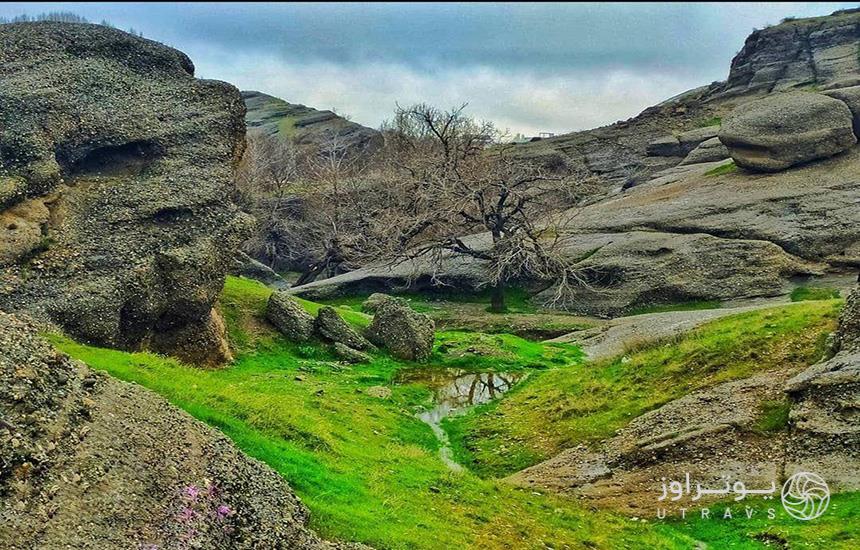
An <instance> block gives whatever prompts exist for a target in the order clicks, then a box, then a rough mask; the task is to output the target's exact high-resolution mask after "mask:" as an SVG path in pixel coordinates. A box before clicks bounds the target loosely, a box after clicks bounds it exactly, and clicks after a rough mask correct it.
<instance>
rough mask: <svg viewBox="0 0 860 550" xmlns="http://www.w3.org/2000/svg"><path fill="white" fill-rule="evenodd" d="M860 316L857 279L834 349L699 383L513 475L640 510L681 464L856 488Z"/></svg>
mask: <svg viewBox="0 0 860 550" xmlns="http://www.w3.org/2000/svg"><path fill="white" fill-rule="evenodd" d="M859 317H860V289H856V290H855V291H854V293H853V294H852V295H851V297H850V298H849V299H848V301H847V303H846V306H845V309H844V311H843V314H842V318H841V322H840V328H839V332H838V336H837V338H836V342H837V344H836V346H835V347H834V349H833V353H834V354H835V355H834V356H833V357H832V358H830V359H828V360H825V361H822V362H820V363H818V364H816V365H813V366H811V367H809V368H808V369H806V370H804V371H802V372H794V371H791V370H786V369H784V368H783V369H776V370H771V371H768V372H765V373H761V374H757V375H755V376H752V377H750V378H747V379H743V380H736V381H732V382H726V383H723V384H719V385H717V386H714V387H711V388H707V389H704V390H700V391H697V392H694V393H691V394H689V395H687V396H684V397H682V398H680V399H677V400H675V401H671V402H669V403H667V404H666V405H664V406H662V407H660V408H659V409H656V410H653V411H651V412H648V413H646V414H644V415H642V416H640V417H638V418H636V419H635V420H633V421H632V422H631V423H630V425H629V426H627V427H625V428H623V429H622V430H620V431H619V432H618V433H617V434H616V435H615V436H614V437H612V438H610V439H608V440H606V441H604V442H602V443H600V444H599V445H597V446H596V448H587V447H586V446H584V445H583V446H579V447H576V448H572V449H569V450H567V451H564V452H563V453H561V454H560V455H558V456H557V457H555V458H553V459H550V460H548V461H546V462H543V463H541V464H538V465H536V466H533V467H531V468H528V469H526V470H524V471H522V472H519V473H517V474H515V475H514V476H512V477H511V478H510V481H512V482H514V483H517V484H520V485H524V486H528V487H542V488H547V489H550V490H554V491H561V492H568V493H574V494H577V495H580V496H582V497H585V498H589V499H592V500H594V501H595V502H598V503H600V504H602V505H607V506H611V507H615V508H620V509H625V510H628V511H631V512H633V513H636V511H637V508H640V507H646V508H647V507H649V506H652V505H653V504H654V503H655V498H656V495H659V494H660V483H659V482H657V481H656V480H660V479H674V478H673V476H677V475H678V472H690V473H691V477H692V478H693V479H695V480H696V481H697V482H702V484H703V485H706V486H719V485H720V484H721V483H723V482H724V480H723V477H724V476H728V477H730V478H732V479H743V480H744V482H746V483H747V484H750V483H753V482H755V483H756V484H757V485H760V486H767V485H768V484H769V483H771V482H772V481H773V480H778V481H779V482H780V483H782V481H783V480H784V479H785V478H787V477H788V476H790V475H792V474H794V473H795V472H801V471H806V472H815V473H817V474H818V475H820V476H822V477H823V478H825V479H826V480H827V482H828V485H829V486H830V488H831V490H833V491H834V492H836V491H856V490H858V489H860V475H858V472H860V423H858V417H857V414H856V412H857V399H858V396H860V353H858V351H860V347H858V344H857V343H858V340H860V331H858V318H859ZM775 405H779V406H781V407H784V408H785V409H787V411H788V417H787V419H786V424H787V425H786V426H784V427H782V426H781V427H779V429H777V430H774V429H772V428H771V429H770V430H763V429H762V428H761V422H762V414H763V411H766V410H768V408H769V407H770V408H773V407H774V406H775ZM664 505H668V506H670V507H675V506H676V505H674V504H672V503H670V502H668V501H667V502H666V503H664ZM677 506H683V504H679V505H677Z"/></svg>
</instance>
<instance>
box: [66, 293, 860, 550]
mask: <svg viewBox="0 0 860 550" xmlns="http://www.w3.org/2000/svg"><path fill="white" fill-rule="evenodd" d="M269 292H270V291H269V290H268V289H266V288H265V287H263V286H261V285H259V284H257V283H254V282H252V281H248V280H244V279H236V278H229V279H228V282H227V285H226V288H225V290H224V293H223V295H222V298H221V309H222V312H223V314H224V316H225V319H226V321H227V324H228V330H229V335H230V339H231V343H232V344H233V346H234V348H235V351H236V362H235V364H234V365H232V366H230V367H229V368H225V369H222V370H199V369H195V368H191V367H188V366H184V365H181V364H179V363H177V362H176V361H174V360H172V359H167V358H164V357H161V356H157V355H153V354H148V353H125V352H120V351H113V350H106V349H100V348H95V347H90V346H85V345H81V344H78V343H76V342H73V341H71V340H69V339H67V338H65V337H63V336H59V335H53V336H51V339H52V341H53V342H54V343H55V344H56V345H57V346H58V347H59V348H60V349H61V350H63V351H65V352H66V353H68V354H70V355H72V356H73V357H76V358H78V359H81V360H83V361H85V362H86V363H88V364H89V365H91V366H92V367H93V368H95V369H99V370H103V371H106V372H108V373H109V374H111V375H113V376H115V377H117V378H120V379H122V380H126V381H129V382H135V383H138V384H141V385H143V386H145V387H147V388H150V389H152V390H153V391H155V392H157V393H159V394H161V395H162V396H164V397H165V398H166V399H168V400H169V401H170V402H172V403H174V404H175V405H177V406H179V407H181V408H183V409H185V410H186V411H188V412H189V413H190V414H192V415H194V416H195V417H197V418H199V419H201V420H202V421H204V422H207V423H208V424H210V425H213V426H215V427H217V428H219V429H220V430H222V431H223V432H224V433H225V434H226V435H227V436H228V437H230V438H231V439H232V440H233V441H234V442H235V443H236V444H237V445H238V446H239V447H240V448H241V449H243V450H244V451H245V452H247V453H248V454H249V455H251V456H254V457H256V458H258V459H260V460H262V461H264V462H266V463H267V464H269V465H270V466H271V467H272V468H274V469H275V470H277V471H278V472H280V473H281V475H283V476H284V477H285V478H286V479H287V480H288V481H289V482H290V484H291V485H292V487H293V488H294V490H295V491H296V493H297V494H298V495H299V497H301V499H302V500H303V501H304V503H305V504H306V505H307V506H308V507H309V508H310V510H311V514H312V516H311V517H312V520H311V524H312V527H313V528H315V529H316V530H317V531H319V532H320V533H321V534H322V535H323V536H325V537H328V538H332V539H339V540H348V541H360V542H364V543H367V544H370V545H373V546H376V547H378V548H462V547H469V548H691V547H693V546H694V545H695V544H696V541H705V542H707V543H708V544H710V545H712V547H713V548H767V547H773V546H772V544H773V541H789V542H790V543H791V547H792V548H794V547H810V548H813V547H820V546H816V545H818V544H819V543H820V542H821V541H827V546H829V547H831V548H838V547H840V546H844V547H845V548H848V547H850V546H848V544H849V542H850V541H851V540H857V537H858V536H860V528H858V527H857V526H856V522H851V521H848V519H849V518H853V517H856V514H857V513H858V509H860V505H858V497H857V496H856V495H839V496H836V497H834V499H833V502H832V504H831V511H829V512H828V513H827V514H826V515H825V516H824V517H822V518H819V519H818V520H816V521H815V522H809V523H802V522H797V521H795V520H790V519H789V518H785V517H781V516H780V517H777V519H776V520H775V521H774V522H766V521H763V522H758V523H756V522H749V521H748V520H736V521H734V522H731V521H708V520H695V519H690V520H688V521H686V522H682V521H678V520H666V521H663V522H660V521H657V520H656V519H654V518H648V521H642V520H637V521H633V520H631V519H630V518H625V517H621V516H619V515H616V514H613V513H611V512H608V511H600V510H593V509H590V508H588V507H585V506H584V505H582V504H581V503H579V502H577V501H575V500H572V499H567V498H563V497H555V496H551V495H546V494H539V493H536V492H531V491H528V490H523V489H518V488H514V487H511V486H509V485H507V484H506V483H504V482H502V481H498V480H496V479H495V476H497V475H501V474H503V473H505V472H508V471H511V470H512V469H515V468H518V467H519V466H520V465H522V464H528V463H533V462H535V461H537V460H540V459H541V458H542V457H544V456H547V455H549V454H551V453H552V452H554V450H555V449H559V448H561V447H563V446H564V445H567V444H569V443H570V442H572V441H578V440H586V441H588V440H594V439H596V438H600V437H605V435H606V434H608V433H611V431H612V430H614V429H617V428H618V427H619V426H621V425H623V424H624V423H625V422H627V421H629V419H630V418H632V417H633V416H635V415H636V414H641V412H643V411H645V410H648V409H650V408H653V407H655V406H658V405H659V404H660V403H662V402H665V401H666V400H668V399H671V398H673V397H674V396H676V394H677V393H686V392H688V391H690V390H691V389H693V388H695V387H699V386H701V385H702V384H705V383H713V382H717V381H721V380H724V379H728V378H731V377H738V376H743V375H745V374H748V373H750V372H753V371H754V370H757V369H759V368H763V367H765V366H767V362H768V361H770V360H771V359H770V358H773V360H781V361H794V362H797V363H798V364H800V363H802V362H812V361H813V360H814V359H815V357H816V355H818V354H820V350H821V343H822V342H823V339H824V335H825V334H826V333H827V332H828V331H829V330H831V329H832V327H833V326H834V323H835V315H836V312H837V309H838V302H836V301H832V300H831V301H821V302H806V303H803V304H798V305H795V306H789V307H787V308H785V309H784V310H782V309H779V310H773V312H770V313H758V314H756V315H751V314H748V315H747V316H744V317H740V318H736V319H734V320H731V319H724V320H721V321H719V322H718V324H715V326H711V325H709V326H707V327H703V328H702V329H700V331H697V334H696V336H694V337H692V338H690V339H683V340H681V341H680V342H675V343H672V344H670V345H666V346H661V347H658V348H655V349H653V350H641V351H638V352H635V353H633V354H631V355H629V358H628V359H627V360H625V361H621V360H619V361H615V362H609V363H606V364H602V365H597V366H594V365H591V366H586V365H583V363H582V354H581V353H580V352H579V350H578V349H577V348H575V347H572V346H566V345H562V344H558V345H549V344H540V343H536V342H533V341H528V340H525V339H523V338H520V337H517V336H514V335H510V334H486V333H479V332H471V331H464V330H459V331H455V330H448V331H443V332H440V333H439V334H438V338H437V345H436V350H435V352H434V355H433V357H432V359H431V361H430V364H429V366H430V367H431V368H438V369H451V368H456V369H461V370H472V371H475V372H486V371H499V372H515V371H516V372H522V373H528V374H529V376H528V377H526V381H525V382H522V383H521V384H520V385H519V386H517V387H516V388H515V389H514V390H513V391H512V392H510V393H509V394H507V396H506V397H505V398H503V399H502V400H500V401H498V402H496V403H494V404H491V405H489V406H486V407H481V408H479V409H477V410H475V411H474V412H473V413H471V414H468V415H466V416H464V417H462V418H458V419H456V420H455V421H453V422H450V423H449V428H450V430H451V432H452V435H453V436H454V439H455V443H456V444H457V447H456V449H457V453H458V455H457V456H458V457H459V458H460V460H462V461H463V462H464V463H466V464H467V465H468V466H469V467H470V468H472V469H473V470H474V472H473V471H465V472H462V473H454V472H452V471H450V470H449V469H448V468H447V467H446V466H445V465H444V464H443V463H442V462H441V460H440V459H439V456H438V448H439V443H438V441H437V440H436V438H435V437H434V435H433V433H432V431H431V429H430V428H429V426H427V425H426V424H424V423H422V422H421V421H419V420H418V419H417V418H416V417H415V413H416V412H418V411H420V410H422V409H423V408H425V407H427V406H428V405H429V404H430V400H431V392H430V389H429V388H428V387H427V386H425V385H423V384H422V383H420V382H409V383H399V382H398V380H401V379H402V378H403V377H402V376H400V375H402V373H403V371H404V370H406V369H415V368H416V367H417V365H415V364H410V363H404V362H400V361H396V360H394V359H392V358H390V357H389V356H387V355H386V354H384V353H377V354H374V356H373V361H372V362H371V363H369V364H366V365H353V366H345V365H342V364H340V363H337V362H336V361H335V359H334V356H333V355H332V354H331V353H330V351H329V350H328V349H327V347H326V346H325V345H323V344H322V343H319V342H317V343H310V344H306V345H296V344H292V343H290V342H287V341H285V340H284V339H282V338H281V337H280V336H279V335H278V334H277V333H275V332H274V331H273V330H272V329H271V328H270V327H269V326H268V325H267V324H266V323H265V321H263V316H262V314H263V310H264V307H265V302H266V299H267V297H268V294H269ZM302 304H303V306H304V307H305V308H306V309H308V310H309V311H311V312H313V311H315V310H317V309H318V308H319V307H320V305H319V304H314V303H312V302H306V301H303V302H302ZM340 311H341V314H342V315H343V316H344V318H345V319H347V320H348V321H349V322H350V323H352V324H354V325H356V326H359V327H360V326H363V325H366V324H367V323H368V322H369V318H368V317H367V316H365V315H363V314H362V313H360V312H358V311H355V310H354V309H352V308H349V307H347V306H344V307H341V308H340ZM525 314H527V313H524V315H525ZM719 342H723V343H722V344H720V343H719ZM673 381H674V382H673ZM673 384H674V386H673ZM378 386H382V387H385V388H387V389H388V390H390V392H391V394H390V396H389V397H385V395H386V394H387V392H380V391H378V390H379V389H378V388H377V387H378ZM672 387H674V388H675V389H671V388H672ZM526 408H527V409H530V411H531V412H529V414H525V413H524V412H522V411H524V410H525V409H526ZM517 411H520V412H517ZM543 430H546V432H544V431H543ZM541 434H543V435H541ZM499 449H501V450H499ZM475 472H477V473H475Z"/></svg>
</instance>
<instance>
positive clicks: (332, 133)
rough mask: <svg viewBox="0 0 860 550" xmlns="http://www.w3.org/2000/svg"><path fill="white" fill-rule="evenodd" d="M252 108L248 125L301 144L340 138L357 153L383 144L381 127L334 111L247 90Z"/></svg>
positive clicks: (322, 142) (313, 143)
mask: <svg viewBox="0 0 860 550" xmlns="http://www.w3.org/2000/svg"><path fill="white" fill-rule="evenodd" d="M242 99H244V100H245V106H246V107H247V109H248V114H247V115H246V121H247V124H248V128H249V129H250V130H253V131H260V132H263V133H265V134H266V135H270V136H277V137H280V138H283V139H289V140H292V141H293V142H294V143H295V144H297V145H299V146H314V147H319V146H320V145H327V144H329V143H331V142H332V141H333V140H336V141H337V142H338V144H339V145H340V146H343V147H345V148H347V149H349V150H351V151H353V152H356V153H361V152H363V153H366V152H370V151H374V150H376V149H378V148H379V147H381V146H382V143H383V138H382V134H380V133H379V132H378V131H377V130H374V129H372V128H367V127H365V126H362V125H361V124H357V123H355V122H352V121H350V120H347V119H345V118H343V117H341V116H338V115H337V114H335V113H333V112H331V111H318V110H316V109H313V108H311V107H305V106H304V105H298V104H295V103H287V102H286V101H284V100H283V99H278V98H277V97H272V96H270V95H266V94H264V93H261V92H253V91H247V92H246V91H243V92H242Z"/></svg>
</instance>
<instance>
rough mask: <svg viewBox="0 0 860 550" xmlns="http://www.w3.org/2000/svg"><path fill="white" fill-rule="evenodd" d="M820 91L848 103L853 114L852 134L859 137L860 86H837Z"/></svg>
mask: <svg viewBox="0 0 860 550" xmlns="http://www.w3.org/2000/svg"><path fill="white" fill-rule="evenodd" d="M822 93H823V94H824V95H826V96H829V97H832V98H833V99H838V100H839V101H841V102H843V103H845V104H846V105H848V108H849V109H850V110H851V114H852V115H853V116H854V121H853V125H854V135H855V136H858V137H860V86H852V87H850V88H839V89H836V90H830V91H827V92H822Z"/></svg>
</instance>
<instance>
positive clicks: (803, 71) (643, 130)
mask: <svg viewBox="0 0 860 550" xmlns="http://www.w3.org/2000/svg"><path fill="white" fill-rule="evenodd" d="M858 48H860V10H845V11H842V12H836V13H835V14H833V15H830V16H825V17H815V18H808V19H798V20H787V21H785V22H784V23H782V24H779V25H775V26H773V27H769V28H766V29H762V30H757V31H754V32H753V33H752V34H751V35H750V36H749V38H747V40H746V43H745V44H744V46H743V48H742V49H741V51H740V52H739V53H738V54H737V55H736V56H735V58H734V59H733V60H732V64H731V69H730V71H729V75H728V78H727V79H726V81H725V82H714V83H712V84H710V85H706V86H702V87H700V88H696V89H693V90H690V91H688V92H685V93H682V94H679V95H677V96H675V97H673V98H670V99H668V100H666V101H664V102H663V103H660V104H659V105H656V106H653V107H649V108H648V109H645V110H644V111H643V112H642V113H641V114H639V115H638V116H636V117H633V118H631V119H629V120H625V121H620V122H617V123H615V124H611V125H608V126H605V127H602V128H596V129H593V130H586V131H582V132H573V133H570V134H565V135H561V136H556V137H553V138H549V139H542V140H540V141H537V142H533V143H525V144H521V145H518V146H517V148H516V154H517V155H519V156H520V157H521V158H524V159H530V160H535V161H538V162H542V163H544V164H545V165H546V166H548V167H555V168H559V169H564V168H566V167H580V168H585V169H587V170H588V171H590V172H591V173H593V174H595V175H597V176H600V177H601V178H603V179H604V180H605V182H606V184H605V186H604V187H603V188H602V192H604V193H614V192H618V191H620V190H621V189H622V188H624V187H631V186H633V185H636V184H638V183H641V182H644V181H647V180H648V179H649V177H650V176H651V175H652V174H654V173H656V172H659V171H660V170H664V169H666V168H669V167H671V166H674V165H676V164H677V161H678V159H677V158H676V157H677V156H679V155H680V153H681V147H680V142H679V140H677V139H675V138H674V136H676V135H680V134H682V133H684V132H688V131H691V130H696V129H698V128H700V127H702V126H706V125H712V124H716V123H718V122H719V118H721V117H725V116H726V115H728V114H729V113H730V112H731V111H732V110H733V109H734V108H735V107H737V106H739V105H742V104H743V103H746V102H748V101H752V100H755V99H757V98H760V97H763V96H765V95H767V94H770V93H775V92H784V91H790V90H795V89H810V88H812V87H813V86H814V87H818V88H820V89H835V88H845V87H849V86H857V85H860V58H858V55H857V52H858ZM658 140H659V141H660V143H659V144H658V143H655V141H658ZM649 145H651V148H650V153H651V154H650V155H649ZM655 153H656V155H658V156H655ZM667 154H668V155H669V156H664V155H667ZM684 154H686V153H684ZM680 156H683V155H680Z"/></svg>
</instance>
